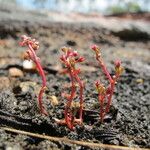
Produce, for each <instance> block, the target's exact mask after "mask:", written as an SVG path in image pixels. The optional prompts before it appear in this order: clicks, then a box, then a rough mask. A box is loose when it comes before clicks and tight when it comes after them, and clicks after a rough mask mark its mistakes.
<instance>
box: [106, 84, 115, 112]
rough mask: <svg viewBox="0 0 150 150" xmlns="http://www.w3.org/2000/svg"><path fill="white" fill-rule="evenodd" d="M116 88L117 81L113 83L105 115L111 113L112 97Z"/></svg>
mask: <svg viewBox="0 0 150 150" xmlns="http://www.w3.org/2000/svg"><path fill="white" fill-rule="evenodd" d="M114 87H115V81H113V83H112V84H111V92H110V94H109V96H108V102H107V105H106V109H105V114H106V113H108V112H109V109H110V105H111V101H112V95H113V93H114Z"/></svg>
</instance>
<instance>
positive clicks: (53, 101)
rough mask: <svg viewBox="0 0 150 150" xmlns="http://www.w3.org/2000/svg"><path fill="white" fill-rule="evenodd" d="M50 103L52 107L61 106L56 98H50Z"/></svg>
mask: <svg viewBox="0 0 150 150" xmlns="http://www.w3.org/2000/svg"><path fill="white" fill-rule="evenodd" d="M50 102H51V105H52V106H53V107H54V106H57V105H58V104H59V101H58V99H57V97H56V96H54V95H53V96H50Z"/></svg>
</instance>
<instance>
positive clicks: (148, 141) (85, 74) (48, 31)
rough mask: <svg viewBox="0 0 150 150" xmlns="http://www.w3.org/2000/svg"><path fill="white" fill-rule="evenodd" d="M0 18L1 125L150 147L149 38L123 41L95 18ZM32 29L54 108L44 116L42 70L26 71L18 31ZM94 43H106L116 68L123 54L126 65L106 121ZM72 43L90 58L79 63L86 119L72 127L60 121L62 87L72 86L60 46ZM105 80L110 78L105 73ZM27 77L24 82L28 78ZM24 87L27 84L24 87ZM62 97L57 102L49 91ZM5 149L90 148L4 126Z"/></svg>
mask: <svg viewBox="0 0 150 150" xmlns="http://www.w3.org/2000/svg"><path fill="white" fill-rule="evenodd" d="M9 21H10V20H9V19H8V20H7V19H6V20H5V21H3V22H0V38H1V40H0V55H1V56H0V126H1V127H2V126H7V127H12V128H15V129H20V130H24V131H28V132H34V133H40V134H46V135H50V136H55V137H67V138H69V139H72V140H81V141H89V142H95V143H106V144H113V145H121V146H131V147H141V148H150V137H149V135H150V122H149V121H150V115H149V114H150V92H149V91H150V61H149V60H150V54H149V52H150V51H149V40H148V39H146V41H139V42H137V40H136V39H135V41H134V40H133V39H132V41H124V40H122V39H120V38H119V37H118V36H117V35H113V34H112V33H111V32H109V31H108V30H106V29H103V28H101V27H100V26H98V25H94V24H90V23H65V22H64V23H63V22H61V23H59V22H57V23H56V22H42V23H40V22H34V21H33V22H32V21H31V20H30V21H29V22H28V21H16V20H11V28H10V26H9V24H10V23H9ZM22 34H29V35H32V37H34V38H37V39H38V40H39V41H40V46H41V49H40V50H39V52H38V56H39V57H40V58H41V62H42V64H43V68H44V70H45V72H46V74H47V76H46V77H47V87H48V89H47V90H46V92H45V96H44V99H43V101H44V104H45V107H46V108H47V111H48V113H49V115H48V116H43V115H41V114H40V113H39V110H38V108H37V97H36V94H37V92H38V89H39V87H40V85H41V79H40V77H39V75H38V74H37V72H35V71H34V72H33V71H32V72H30V71H25V70H24V69H23V67H22V61H23V60H22V59H21V55H22V52H23V51H24V48H21V47H19V46H18V42H19V37H20V35H22ZM92 43H96V44H98V45H100V46H101V48H102V53H103V57H104V60H105V62H106V64H107V66H108V68H109V70H110V73H111V74H113V73H114V72H113V70H114V68H113V67H114V66H113V60H115V59H121V60H122V62H123V66H124V68H125V71H124V73H123V75H122V76H121V79H120V81H119V82H118V84H117V86H116V89H115V94H114V96H113V103H112V107H111V111H110V113H109V114H108V115H107V116H106V118H105V121H104V123H103V124H101V123H100V121H99V103H98V100H97V93H96V91H95V87H94V81H95V80H97V79H99V77H101V75H102V72H101V70H100V68H99V67H98V66H97V63H96V60H95V59H94V54H93V53H92V52H91V50H90V49H89V47H90V45H91V44H92ZM62 46H71V47H72V48H73V49H76V50H78V52H79V53H80V54H81V55H82V56H84V57H85V58H86V61H85V62H84V63H83V64H82V65H81V66H80V68H81V69H82V73H81V78H82V79H83V81H84V82H85V85H86V87H85V91H84V105H85V106H84V124H83V125H82V126H78V125H77V126H76V128H75V130H74V131H70V130H69V129H68V128H67V127H66V126H61V125H58V124H56V123H55V121H54V118H59V119H63V118H64V115H63V112H64V107H65V101H66V100H65V99H64V98H62V97H61V93H62V92H65V91H66V92H69V90H68V89H67V88H66V87H65V84H67V83H69V77H68V76H63V75H61V74H60V73H59V71H60V69H61V64H60V62H59V55H60V50H59V49H60V48H61V47H62ZM13 67H15V68H18V69H19V70H21V71H22V72H23V74H24V75H23V76H22V77H16V78H14V77H11V76H10V74H9V69H10V68H13ZM101 78H102V80H103V82H105V79H104V78H103V77H101ZM23 83H24V84H23ZM23 87H24V88H25V89H26V90H24V89H23ZM53 95H55V96H56V97H57V98H58V102H59V103H58V105H57V106H53V105H52V103H51V101H50V98H49V97H50V96H53ZM0 133H1V134H0V149H8V148H10V147H11V148H12V149H15V150H16V149H19V150H20V149H30V150H31V149H91V148H89V147H82V146H79V145H71V144H67V143H62V142H59V143H58V142H52V141H48V140H42V139H38V138H33V137H29V136H26V135H20V134H14V133H10V132H6V131H5V130H3V129H2V128H1V129H0Z"/></svg>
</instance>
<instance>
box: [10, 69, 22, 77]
mask: <svg viewBox="0 0 150 150" xmlns="http://www.w3.org/2000/svg"><path fill="white" fill-rule="evenodd" d="M9 75H10V76H11V77H22V76H23V72H22V71H21V70H20V69H18V68H14V67H13V68H10V69H9Z"/></svg>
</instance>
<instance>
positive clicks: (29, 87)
mask: <svg viewBox="0 0 150 150" xmlns="http://www.w3.org/2000/svg"><path fill="white" fill-rule="evenodd" d="M20 88H21V91H22V92H23V93H27V92H28V91H36V93H38V91H39V90H40V87H39V86H38V85H37V84H36V83H35V82H30V81H28V82H21V83H20Z"/></svg>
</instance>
